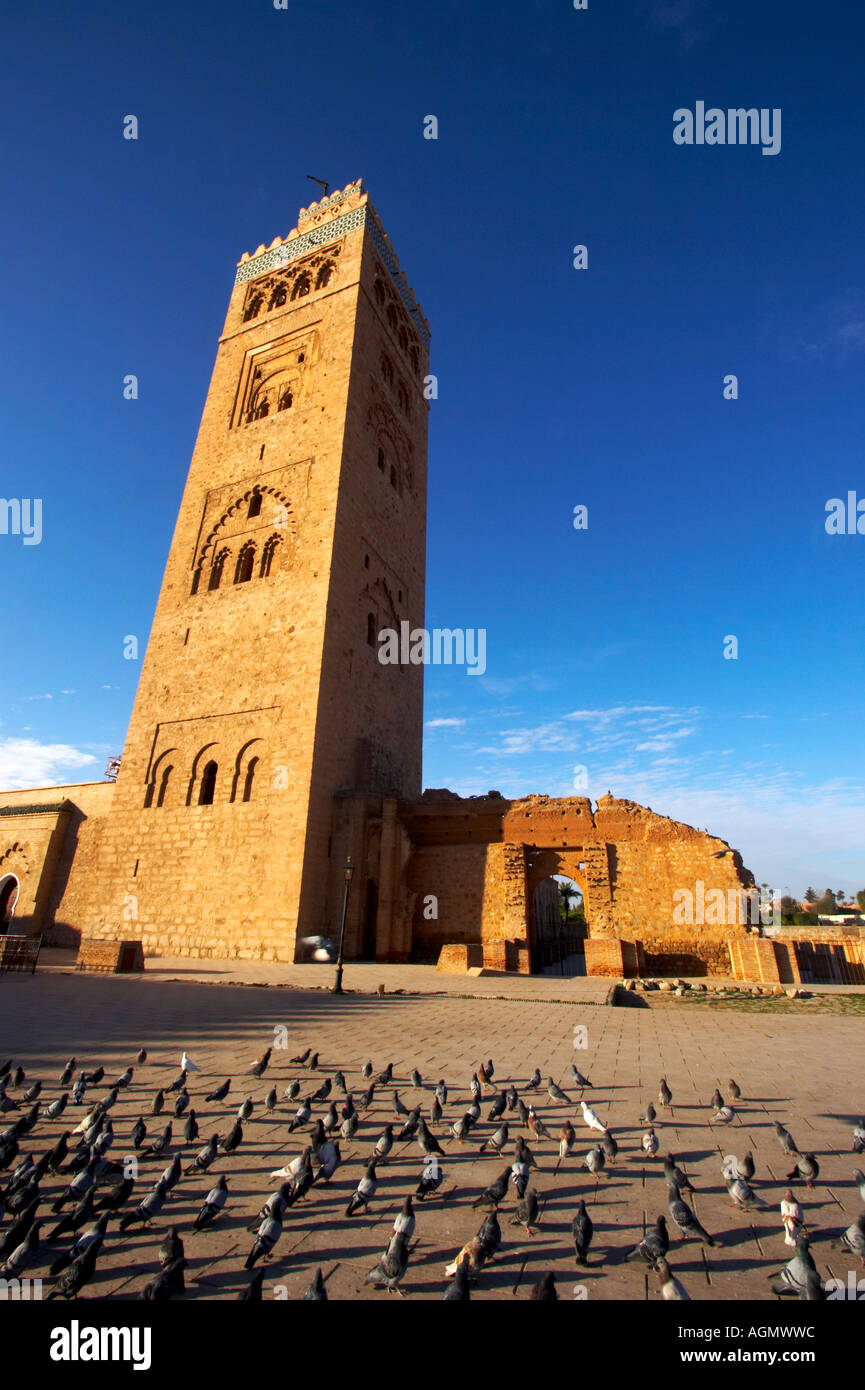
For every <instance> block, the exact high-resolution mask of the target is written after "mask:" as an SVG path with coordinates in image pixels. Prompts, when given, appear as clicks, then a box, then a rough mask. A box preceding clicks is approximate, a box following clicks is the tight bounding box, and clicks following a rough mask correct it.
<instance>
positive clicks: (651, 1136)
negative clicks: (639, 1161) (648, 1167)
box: [643, 1128, 661, 1158]
mask: <svg viewBox="0 0 865 1390" xmlns="http://www.w3.org/2000/svg"><path fill="white" fill-rule="evenodd" d="M660 1147H661V1145H660V1143H659V1141H658V1136H657V1134H656V1133H655V1131H654V1130H653V1129H652V1128H649V1129H647V1130H646V1132H645V1134H644V1135H643V1153H644V1154H647V1155H648V1157H649V1158H654V1157H655V1154H656V1153H657V1152H658V1149H659V1148H660Z"/></svg>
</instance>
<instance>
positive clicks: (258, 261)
mask: <svg viewBox="0 0 865 1390" xmlns="http://www.w3.org/2000/svg"><path fill="white" fill-rule="evenodd" d="M367 214H369V216H368V215H367ZM366 225H368V226H369V230H370V234H371V236H372V240H373V245H374V246H375V249H376V251H377V252H378V254H379V256H380V257H381V259H382V262H383V264H384V266H385V268H386V270H387V272H388V274H389V275H390V277H391V279H392V280H393V283H394V285H395V286H396V288H397V290H398V291H399V296H400V299H401V300H402V302H403V304H404V305H405V307H406V311H407V313H408V315H409V317H410V319H411V321H412V323H413V324H414V326H415V328H416V329H417V331H418V334H419V335H420V338H421V340H422V341H423V344H424V346H425V347H426V348H427V349H428V348H429V343H430V335H429V329H428V328H427V326H426V324H425V323H424V321H423V319H422V318H421V315H420V311H419V309H418V307H417V305H416V303H415V300H414V295H413V294H412V292H411V290H410V288H409V283H408V280H407V279H406V277H405V272H404V271H401V270H400V269H399V268H398V266H397V263H396V260H395V258H394V254H393V252H392V251H391V249H390V247H389V246H388V244H387V242H386V241H385V239H384V236H383V234H382V231H381V228H380V227H379V225H378V219H377V218H376V216H375V213H374V212H373V211H372V209H371V207H370V205H369V204H368V203H365V204H364V205H363V207H359V208H354V209H353V210H352V211H351V212H347V213H345V214H344V216H342V217H337V218H335V219H334V221H333V222H326V223H325V224H324V225H323V226H321V227H313V228H312V230H311V231H309V232H304V233H303V235H302V236H297V237H294V238H293V240H291V241H285V242H283V244H282V245H281V246H274V247H273V248H272V249H271V250H270V251H265V252H263V254H262V255H260V256H254V257H253V258H252V259H251V260H248V261H244V262H243V263H242V265H240V266H238V269H237V276H236V278H235V282H234V283H235V284H236V285H241V284H243V283H244V282H245V281H247V280H254V279H255V278H256V276H258V275H263V274H264V273H265V272H266V271H269V270H281V269H282V267H283V266H286V265H289V264H290V263H291V261H296V260H297V258H298V257H299V256H305V255H307V253H308V252H310V251H314V250H315V249H316V248H317V247H320V246H328V245H330V244H331V243H332V242H334V241H339V240H340V238H341V237H344V236H345V235H346V233H347V232H353V231H356V230H357V228H358V227H363V226H366Z"/></svg>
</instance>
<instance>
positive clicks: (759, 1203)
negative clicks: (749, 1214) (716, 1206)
mask: <svg viewBox="0 0 865 1390" xmlns="http://www.w3.org/2000/svg"><path fill="white" fill-rule="evenodd" d="M727 1191H728V1192H729V1194H730V1200H731V1201H732V1203H733V1205H734V1206H736V1207H739V1208H740V1210H741V1211H749V1210H750V1209H751V1207H765V1205H766V1203H765V1202H764V1201H763V1199H762V1198H761V1197H758V1196H757V1194H756V1192H755V1191H754V1189H753V1187H751V1186H750V1184H749V1183H746V1182H745V1179H744V1178H728V1179H727Z"/></svg>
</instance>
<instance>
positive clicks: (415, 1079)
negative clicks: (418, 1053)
mask: <svg viewBox="0 0 865 1390" xmlns="http://www.w3.org/2000/svg"><path fill="white" fill-rule="evenodd" d="M411 1084H412V1085H413V1086H414V1088H415V1090H416V1091H422V1090H423V1077H422V1076H421V1074H420V1072H419V1071H418V1069H417V1067H415V1068H414V1069H413V1070H412V1074H411Z"/></svg>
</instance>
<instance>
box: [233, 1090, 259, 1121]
mask: <svg viewBox="0 0 865 1390" xmlns="http://www.w3.org/2000/svg"><path fill="white" fill-rule="evenodd" d="M254 1109H255V1105H254V1103H253V1099H252V1096H247V1097H246V1100H245V1101H244V1102H243V1104H242V1105H240V1106H238V1109H237V1119H238V1122H239V1123H240V1124H245V1122H246V1121H247V1120H248V1119H249V1117H250V1116H251V1114H252V1112H253V1110H254Z"/></svg>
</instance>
